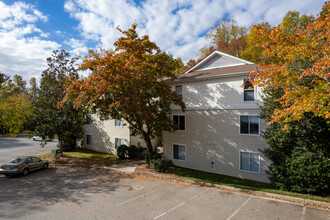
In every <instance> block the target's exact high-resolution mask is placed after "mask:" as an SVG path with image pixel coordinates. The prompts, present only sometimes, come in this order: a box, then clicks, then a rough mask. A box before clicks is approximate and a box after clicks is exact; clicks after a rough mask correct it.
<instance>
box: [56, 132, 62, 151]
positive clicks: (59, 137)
mask: <svg viewBox="0 0 330 220" xmlns="http://www.w3.org/2000/svg"><path fill="white" fill-rule="evenodd" d="M57 137H58V143H59V144H60V154H61V156H63V138H62V135H57Z"/></svg>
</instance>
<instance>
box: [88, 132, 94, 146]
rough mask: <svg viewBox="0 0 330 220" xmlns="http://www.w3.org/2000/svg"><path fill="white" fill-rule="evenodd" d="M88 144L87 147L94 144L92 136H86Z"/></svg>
mask: <svg viewBox="0 0 330 220" xmlns="http://www.w3.org/2000/svg"><path fill="white" fill-rule="evenodd" d="M86 144H87V145H92V144H93V136H92V135H90V134H87V135H86Z"/></svg>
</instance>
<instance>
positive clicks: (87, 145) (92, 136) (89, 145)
mask: <svg viewBox="0 0 330 220" xmlns="http://www.w3.org/2000/svg"><path fill="white" fill-rule="evenodd" d="M87 135H90V136H91V137H92V144H88V143H87ZM86 145H87V146H92V145H93V135H92V134H86Z"/></svg>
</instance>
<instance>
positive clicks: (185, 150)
mask: <svg viewBox="0 0 330 220" xmlns="http://www.w3.org/2000/svg"><path fill="white" fill-rule="evenodd" d="M174 145H182V146H184V155H185V157H184V160H179V159H175V158H174ZM172 158H173V160H175V161H181V162H187V147H186V145H185V144H177V143H172Z"/></svg>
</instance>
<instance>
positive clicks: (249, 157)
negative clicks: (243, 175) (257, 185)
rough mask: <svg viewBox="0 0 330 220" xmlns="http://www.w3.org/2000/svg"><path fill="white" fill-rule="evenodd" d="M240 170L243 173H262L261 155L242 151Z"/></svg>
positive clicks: (240, 153)
mask: <svg viewBox="0 0 330 220" xmlns="http://www.w3.org/2000/svg"><path fill="white" fill-rule="evenodd" d="M239 169H240V170H241V171H247V172H252V173H260V153H258V152H248V151H240V152H239Z"/></svg>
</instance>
